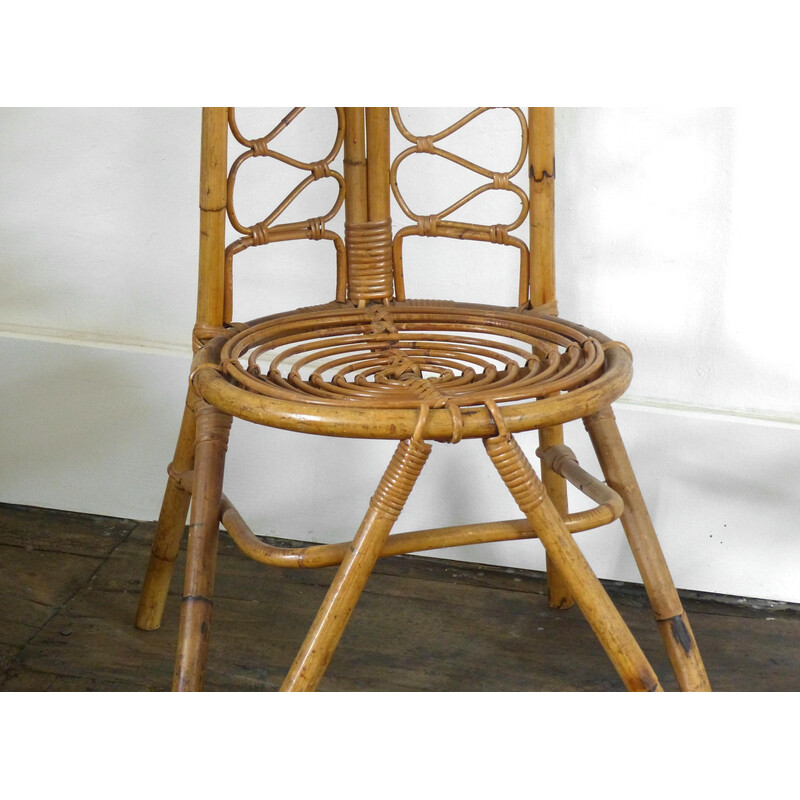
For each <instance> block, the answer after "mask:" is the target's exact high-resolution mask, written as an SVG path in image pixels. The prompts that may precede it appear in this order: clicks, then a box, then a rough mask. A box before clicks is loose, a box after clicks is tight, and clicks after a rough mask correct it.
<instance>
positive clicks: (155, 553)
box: [136, 388, 195, 631]
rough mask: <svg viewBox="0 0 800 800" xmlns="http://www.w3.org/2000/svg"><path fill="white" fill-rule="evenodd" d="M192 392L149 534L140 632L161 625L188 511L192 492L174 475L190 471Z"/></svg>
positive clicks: (192, 415)
mask: <svg viewBox="0 0 800 800" xmlns="http://www.w3.org/2000/svg"><path fill="white" fill-rule="evenodd" d="M192 395H193V391H192V389H191V388H190V389H189V396H188V397H187V399H186V408H185V410H184V412H183V421H182V422H181V428H180V433H179V434H178V443H177V445H176V446H175V455H174V457H173V459H172V463H171V464H170V466H169V479H168V481H167V488H166V491H165V492H164V500H163V502H162V504H161V513H160V514H159V517H158V524H157V525H156V532H155V535H154V537H153V545H152V548H151V551H150V562H149V563H148V565H147V573H146V574H145V578H144V584H143V585H142V592H141V594H140V596H139V608H138V610H137V612H136V627H137V628H140V629H141V630H144V631H152V630H155V629H156V628H158V627H159V626H160V625H161V618H162V616H163V615H164V604H165V603H166V600H167V593H168V592H169V584H170V580H171V578H172V568H173V566H174V564H175V559H176V558H177V556H178V550H179V549H180V544H181V539H182V538H183V531H184V527H185V525H186V516H187V514H188V513H189V503H190V501H191V498H192V495H191V493H190V492H187V491H186V490H185V489H184V488H182V487H181V486H180V484H179V482H178V480H177V477H176V476H177V475H180V473H182V472H186V471H188V470H191V469H192V467H193V466H194V437H195V419H194V411H193V410H192V408H191V400H192Z"/></svg>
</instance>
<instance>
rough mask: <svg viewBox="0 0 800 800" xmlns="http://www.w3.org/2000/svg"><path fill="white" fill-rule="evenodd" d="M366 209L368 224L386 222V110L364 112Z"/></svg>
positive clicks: (387, 145) (387, 213) (387, 129)
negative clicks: (365, 133) (365, 134)
mask: <svg viewBox="0 0 800 800" xmlns="http://www.w3.org/2000/svg"><path fill="white" fill-rule="evenodd" d="M365 116H366V132H367V198H368V199H367V205H368V217H369V221H370V222H378V221H380V220H387V219H389V216H390V205H389V107H388V106H386V107H385V108H383V107H377V108H375V107H372V108H367V109H366V113H365Z"/></svg>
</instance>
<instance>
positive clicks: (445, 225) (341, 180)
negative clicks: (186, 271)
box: [195, 107, 556, 345]
mask: <svg viewBox="0 0 800 800" xmlns="http://www.w3.org/2000/svg"><path fill="white" fill-rule="evenodd" d="M487 110H489V109H486V108H478V109H475V110H473V111H471V112H469V113H467V114H466V115H464V116H463V117H462V118H461V119H459V120H458V121H456V122H454V123H452V124H450V125H448V126H447V127H445V128H444V129H442V130H440V131H438V132H437V133H433V134H425V135H419V134H415V133H412V132H411V130H410V129H409V126H407V124H406V122H405V120H404V117H403V113H402V112H401V111H400V110H399V109H397V108H391V109H390V108H388V107H385V108H384V107H370V108H337V109H336V120H337V130H336V134H335V137H334V142H333V146H332V148H331V150H330V152H329V153H328V154H327V156H325V157H324V158H322V159H320V160H317V161H312V162H306V161H301V160H299V159H297V158H293V157H290V156H288V155H286V154H284V153H282V152H281V151H280V150H278V149H276V148H275V147H273V144H272V143H273V142H274V140H275V139H276V138H277V137H278V136H279V135H280V134H281V133H282V132H283V131H284V130H285V129H286V128H287V127H288V126H290V125H291V124H292V122H293V121H294V120H295V119H296V118H297V116H298V115H299V114H300V113H301V112H302V109H300V108H296V109H293V110H292V111H291V112H290V113H289V114H287V115H286V116H285V117H284V118H283V119H282V120H281V121H280V122H279V124H278V125H276V126H275V127H274V128H273V129H272V130H271V131H270V132H269V133H267V134H266V135H264V136H261V137H259V138H256V139H248V138H247V137H246V136H244V135H243V134H242V132H241V130H240V127H239V125H238V124H237V117H236V112H235V110H234V109H232V108H230V109H229V108H205V109H203V127H202V142H201V180H200V210H201V223H200V229H201V236H200V267H199V282H198V308H197V324H196V326H195V343H196V345H199V344H200V343H201V342H202V341H204V340H206V339H208V338H210V337H212V336H214V335H216V333H217V332H218V331H219V330H220V328H221V327H222V326H223V325H224V324H226V323H228V322H230V321H231V315H232V308H233V260H234V257H235V256H236V255H237V254H238V253H240V252H242V251H243V250H245V249H247V248H250V247H258V246H261V245H265V244H268V243H270V242H280V241H290V240H297V239H315V240H328V241H330V242H331V243H332V245H333V248H334V251H335V254H336V255H335V258H336V299H337V300H339V301H342V302H344V301H346V300H350V301H352V302H354V303H356V304H359V305H365V304H366V303H368V302H370V301H388V300H389V299H391V298H395V299H398V300H404V299H405V297H406V293H405V279H404V272H403V243H404V241H405V240H406V239H407V238H408V237H411V236H425V237H428V236H439V237H446V238H451V239H466V240H471V241H482V242H491V243H494V244H497V245H501V246H506V247H512V248H516V249H517V250H518V251H519V265H520V266H519V274H520V278H519V290H518V297H517V301H518V304H519V305H520V306H526V307H537V308H542V309H543V310H546V311H549V312H551V313H555V312H556V293H555V264H554V242H553V231H554V224H553V223H554V214H553V211H554V179H555V157H554V125H553V109H552V108H529V109H527V113H526V112H525V111H523V110H521V109H516V108H515V109H510V111H511V112H512V113H513V114H514V115H515V116H516V120H517V122H518V125H519V131H520V148H519V156H518V158H517V160H516V163H515V164H514V165H513V167H512V168H511V169H509V170H508V171H505V172H498V171H493V170H491V169H488V168H486V167H484V166H481V165H479V164H477V163H474V162H472V161H470V160H467V159H465V158H463V157H461V156H458V155H455V154H454V153H453V152H451V151H450V150H448V149H447V143H446V141H445V140H446V139H447V137H449V136H451V135H453V134H456V133H458V132H459V131H461V130H462V129H463V128H464V127H465V126H467V125H469V124H470V123H471V122H472V121H473V120H475V119H476V118H477V117H479V116H481V115H482V114H484V113H485V112H486V111H487ZM392 126H393V127H394V129H395V131H397V132H399V135H400V136H401V137H402V138H403V139H405V140H406V142H407V143H408V146H406V147H405V149H403V150H402V152H400V153H399V154H397V155H395V156H394V157H392V154H391V153H390V134H391V129H392ZM229 140H233V141H234V142H235V144H236V146H237V147H238V148H239V150H240V152H239V153H238V155H235V154H234V153H233V152H232V153H231V158H232V163H231V164H230V167H229V155H228V144H229ZM342 151H343V169H342V173H343V174H342V173H340V172H338V171H337V170H336V169H335V168H334V162H336V161H337V159H338V157H339V156H340V154H341V153H342ZM416 154H425V155H427V156H438V157H439V158H441V159H445V160H446V161H449V162H450V163H454V164H457V165H458V166H459V167H461V168H464V169H466V170H469V171H471V172H472V173H473V174H475V175H478V176H479V177H480V178H481V179H482V180H483V182H482V183H481V184H480V185H479V186H478V187H477V188H474V189H473V190H472V191H470V192H468V193H467V194H466V195H464V196H463V197H462V198H460V199H458V200H456V201H455V202H453V203H450V204H449V205H448V206H447V208H445V209H442V210H441V211H439V212H437V213H434V214H424V215H423V214H420V213H418V211H417V210H415V209H414V208H412V207H411V205H410V204H409V203H408V202H407V199H406V197H405V195H404V190H403V185H402V180H400V179H399V178H398V172H399V168H400V166H401V165H402V164H403V163H404V162H405V161H406V160H407V159H409V158H411V157H413V156H414V155H416ZM234 155H235V158H234ZM252 158H271V159H275V160H277V161H280V162H282V163H283V164H284V165H287V166H289V167H293V168H295V169H296V170H298V171H299V173H298V174H299V175H300V176H301V177H300V180H299V182H298V183H297V184H296V186H295V187H294V188H293V189H292V190H291V191H290V192H289V194H288V195H287V196H286V197H285V198H284V199H283V200H282V201H281V202H279V203H278V204H277V205H275V207H274V208H273V210H272V211H271V212H270V213H269V214H268V215H267V216H265V217H263V219H261V220H260V221H259V222H257V223H251V224H243V223H242V222H241V221H240V219H239V217H238V215H237V211H236V204H235V202H234V200H235V196H236V181H237V178H238V176H239V172H240V169H242V168H243V167H244V165H245V164H246V163H247V162H248V161H249V160H250V159H252ZM526 167H527V173H528V174H527V181H524V177H525V168H526ZM520 178H522V179H523V180H520ZM318 180H327V181H334V182H335V183H336V184H337V185H338V189H337V192H336V194H335V199H334V200H333V202H332V204H331V205H330V208H329V209H328V211H327V212H326V213H325V214H323V215H322V216H318V217H314V218H310V219H305V220H302V221H298V222H288V223H287V222H281V221H280V218H281V215H282V214H283V212H284V211H285V210H286V209H287V208H288V206H289V205H290V204H291V203H292V202H293V201H294V200H295V199H297V197H298V196H299V195H300V194H301V193H302V192H303V191H304V190H305V189H306V188H307V187H308V186H310V185H311V184H312V183H313V182H315V181H318ZM525 183H527V187H525ZM526 188H527V191H526ZM492 190H494V191H502V192H510V193H513V194H514V195H516V197H517V198H518V199H519V201H520V204H521V210H520V213H519V215H518V216H517V218H516V219H514V220H513V221H512V222H510V223H507V224H481V223H474V222H463V221H458V220H456V219H454V218H453V216H452V215H453V214H454V213H455V212H457V211H459V210H460V209H462V208H463V207H464V206H465V205H467V204H468V203H470V202H471V201H473V200H475V199H476V198H477V197H479V196H481V195H483V194H484V193H485V192H488V191H492ZM392 197H393V198H394V200H395V201H396V204H397V206H398V207H399V208H400V211H401V213H402V214H403V215H404V216H405V217H406V218H407V219H406V220H405V223H406V224H403V226H402V227H400V228H399V230H397V232H396V233H395V234H394V236H393V235H392V220H391V206H392V202H391V201H392ZM342 206H344V216H345V223H344V236H343V237H342V236H341V235H340V234H339V233H337V232H336V231H334V230H333V229H331V227H329V226H328V223H330V222H331V220H333V219H334V217H336V215H337V214H338V213H339V211H340V210H341V209H342ZM526 221H527V223H528V227H529V239H528V241H529V242H530V246H528V244H526V242H525V241H524V239H523V238H521V237H520V235H519V234H520V231H521V230H522V229H523V226H524V225H525V222H526ZM228 223H229V224H230V226H231V227H232V229H233V230H234V231H235V233H236V234H237V235H238V236H237V238H235V239H234V241H232V242H230V243H226V241H225V240H226V226H227V224H228ZM287 310H288V309H287Z"/></svg>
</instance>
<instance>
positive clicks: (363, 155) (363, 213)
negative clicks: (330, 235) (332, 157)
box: [344, 108, 369, 225]
mask: <svg viewBox="0 0 800 800" xmlns="http://www.w3.org/2000/svg"><path fill="white" fill-rule="evenodd" d="M344 119H345V129H344V130H345V134H344V180H345V184H346V185H347V194H346V195H345V202H344V212H345V221H346V222H347V224H348V225H354V224H356V225H357V224H359V223H361V222H366V221H367V220H368V219H369V210H368V202H367V197H368V195H367V147H366V140H365V136H366V134H365V129H364V109H363V108H346V109H345V111H344Z"/></svg>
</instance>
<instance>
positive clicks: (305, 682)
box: [281, 406, 431, 692]
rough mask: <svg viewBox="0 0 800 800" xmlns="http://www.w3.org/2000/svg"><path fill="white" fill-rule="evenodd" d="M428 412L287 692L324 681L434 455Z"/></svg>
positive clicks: (396, 461) (384, 481)
mask: <svg viewBox="0 0 800 800" xmlns="http://www.w3.org/2000/svg"><path fill="white" fill-rule="evenodd" d="M427 411H428V410H427V408H426V407H425V406H423V407H422V409H421V411H420V425H419V427H418V429H417V432H416V434H415V435H414V436H413V437H412V438H411V439H406V440H404V441H401V442H400V443H399V444H398V445H397V449H396V450H395V453H394V456H393V457H392V460H391V461H390V463H389V466H388V467H387V469H386V472H385V473H384V474H383V477H382V478H381V481H380V483H379V484H378V488H377V489H376V490H375V494H374V495H373V496H372V499H371V500H370V502H369V509H368V510H367V514H366V516H365V517H364V521H363V522H362V523H361V527H360V528H359V530H358V533H357V534H356V537H355V539H353V543H352V545H351V546H350V548H349V550H348V553H347V554H346V556H345V557H344V559H343V560H342V564H341V566H340V567H339V570H338V571H337V573H336V576H335V577H334V579H333V582H332V583H331V586H330V589H329V590H328V593H327V595H326V596H325V600H324V602H323V604H322V606H321V608H320V610H319V612H318V614H317V616H316V619H315V620H314V623H313V625H312V626H311V630H310V631H309V632H308V635H307V636H306V639H305V641H304V642H303V645H302V647H301V648H300V652H299V653H298V654H297V657H296V658H295V660H294V663H293V664H292V666H291V668H290V670H289V674H288V675H287V676H286V680H285V681H284V683H283V686H282V687H281V688H282V690H283V691H293V692H299V691H313V690H314V689H316V687H317V684H318V683H319V681H320V680H321V679H322V676H323V674H324V673H325V669H326V667H327V666H328V663H329V662H330V660H331V657H332V656H333V652H334V650H335V649H336V645H337V644H338V643H339V639H340V638H341V636H342V633H344V629H345V626H346V625H347V622H348V620H349V619H350V615H351V614H352V613H353V609H354V608H355V605H356V602H357V601H358V598H359V597H360V595H361V592H362V591H363V589H364V586H365V584H366V582H367V579H368V578H369V575H370V573H371V572H372V569H373V567H374V566H375V562H376V561H377V560H378V557H379V556H380V553H381V549H382V548H383V546H384V544H385V543H386V539H387V538H388V536H389V533H390V532H391V530H392V526H393V525H394V523H395V521H396V520H397V518H398V517H399V516H400V512H401V511H402V510H403V506H404V505H405V503H406V500H408V496H409V494H411V490H412V489H413V488H414V484H415V483H416V481H417V478H418V477H419V474H420V472H422V468H423V467H424V466H425V462H426V461H427V460H428V456H429V455H430V452H431V446H430V445H429V444H428V443H427V442H425V441H423V440H422V438H421V431H422V430H423V429H424V424H425V418H426V417H427Z"/></svg>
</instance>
